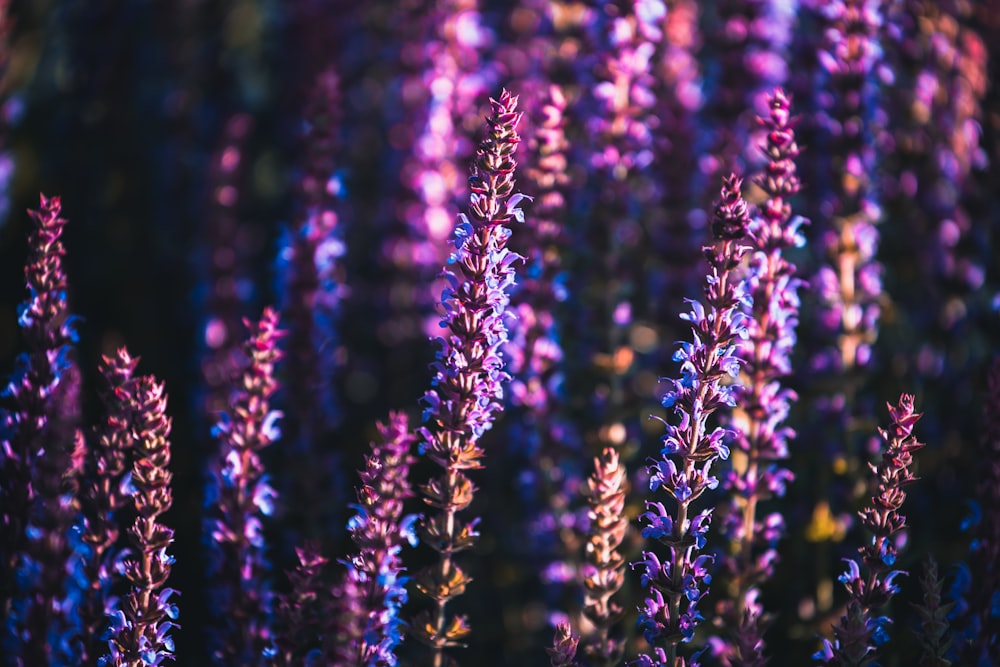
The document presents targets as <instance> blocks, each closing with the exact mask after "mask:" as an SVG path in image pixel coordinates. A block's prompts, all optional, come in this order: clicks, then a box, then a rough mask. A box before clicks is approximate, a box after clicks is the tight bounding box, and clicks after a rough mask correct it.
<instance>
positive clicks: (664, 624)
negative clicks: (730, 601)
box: [632, 175, 750, 667]
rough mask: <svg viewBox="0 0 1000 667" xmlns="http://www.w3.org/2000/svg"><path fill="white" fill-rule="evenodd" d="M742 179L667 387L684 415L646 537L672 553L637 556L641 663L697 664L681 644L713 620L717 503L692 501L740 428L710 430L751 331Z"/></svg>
mask: <svg viewBox="0 0 1000 667" xmlns="http://www.w3.org/2000/svg"><path fill="white" fill-rule="evenodd" d="M741 185H742V181H741V180H740V179H739V178H737V177H736V176H735V175H730V176H729V177H727V178H726V179H724V180H723V185H722V190H721V199H720V200H719V201H718V202H717V203H716V205H715V213H714V217H713V219H712V235H713V238H714V239H715V243H714V245H711V246H706V247H705V249H704V253H705V258H706V259H707V260H708V264H709V274H708V277H707V279H706V282H705V303H704V304H702V303H701V302H699V301H690V304H691V311H690V312H688V313H685V314H684V315H682V316H681V317H682V319H684V320H686V321H687V322H689V323H690V325H691V335H692V339H691V342H684V343H682V344H681V346H680V348H679V349H678V350H677V352H676V353H675V354H674V359H675V360H676V361H679V362H681V369H680V370H681V375H680V377H679V378H677V379H671V380H670V381H669V382H670V384H671V388H670V389H668V390H667V391H666V393H664V394H663V400H662V403H663V406H664V407H665V408H668V409H672V410H673V413H674V415H675V416H676V423H670V422H665V424H666V430H667V433H666V435H665V436H664V437H663V449H662V450H661V452H660V453H661V457H660V458H659V459H651V460H650V463H649V479H650V481H649V486H650V491H654V492H655V491H658V490H659V489H661V488H662V489H663V490H664V491H665V492H666V494H667V496H668V498H669V500H668V501H667V503H668V505H664V503H662V502H659V501H647V503H646V509H647V511H646V513H645V514H643V515H642V516H641V517H640V518H641V519H642V521H643V523H644V524H645V525H644V527H643V529H642V534H643V537H645V538H647V539H651V540H655V541H657V542H659V543H661V544H662V545H663V546H664V547H665V551H664V556H663V557H662V558H661V557H660V555H658V554H657V553H656V552H654V551H643V553H642V560H639V561H635V562H633V563H632V568H633V569H634V570H637V571H638V572H639V573H640V575H641V583H642V586H643V588H646V589H647V597H646V598H645V600H644V603H643V605H642V607H640V610H639V625H640V627H641V628H642V630H643V635H644V636H645V638H646V641H648V642H649V644H650V646H651V647H652V648H653V651H654V652H653V654H648V653H646V654H642V655H640V656H639V658H638V660H637V661H635V663H634V664H636V665H642V666H647V665H668V666H670V667H679V666H683V665H693V664H696V662H695V660H696V658H693V659H692V660H691V661H688V660H687V659H686V658H684V657H679V655H678V646H679V644H681V643H684V642H689V641H691V639H692V638H693V636H694V631H695V627H696V626H697V625H698V624H699V623H700V622H701V621H702V620H703V617H702V615H701V613H700V612H699V611H698V608H697V605H698V602H699V601H700V600H701V599H702V598H703V597H704V596H705V594H706V592H707V587H708V584H709V583H710V582H711V579H712V577H711V574H710V572H709V568H710V567H711V565H712V562H713V560H714V558H713V556H712V555H710V554H707V553H700V552H702V550H703V549H704V547H705V544H706V534H707V532H708V527H709V524H710V522H711V519H712V509H711V508H706V509H704V510H701V511H700V512H698V513H697V514H693V509H694V508H693V507H692V503H693V502H694V501H696V500H698V499H699V498H700V497H701V496H702V495H703V494H704V493H705V492H706V491H707V490H709V489H713V488H715V487H716V486H718V484H719V480H718V478H716V477H714V476H713V475H712V466H713V465H714V464H715V463H716V462H717V461H719V460H724V459H726V458H728V457H729V447H728V444H727V442H728V440H729V439H730V437H731V435H732V432H731V431H729V430H727V429H725V428H723V427H721V426H716V427H715V428H714V429H712V430H711V431H709V418H710V417H711V416H712V414H713V413H715V412H716V411H718V410H719V409H723V408H726V407H729V408H732V407H734V406H735V405H736V397H737V393H736V392H737V389H736V385H734V384H732V383H728V382H726V380H725V376H726V375H729V376H730V377H732V378H735V377H736V376H737V375H738V373H739V370H740V365H741V363H740V358H739V356H738V354H737V352H738V341H739V339H740V338H742V337H745V336H746V323H745V320H746V317H745V316H744V314H743V312H742V309H743V307H744V304H745V303H746V302H747V300H748V298H749V297H748V295H747V294H746V293H745V291H744V289H745V288H744V284H743V283H742V282H740V281H739V280H737V277H736V275H735V274H734V270H735V269H736V268H737V267H738V266H739V264H740V262H741V261H742V259H743V256H744V255H745V254H746V252H747V250H748V249H749V247H748V246H746V245H744V241H745V239H746V236H747V233H748V231H749V228H750V215H749V212H748V210H747V203H746V201H744V200H743V197H742V195H741V194H740V187H741ZM668 506H669V509H668Z"/></svg>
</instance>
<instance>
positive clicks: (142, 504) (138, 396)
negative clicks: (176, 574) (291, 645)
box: [103, 376, 179, 667]
mask: <svg viewBox="0 0 1000 667" xmlns="http://www.w3.org/2000/svg"><path fill="white" fill-rule="evenodd" d="M127 396H128V401H129V405H130V407H131V412H132V415H133V422H132V425H131V428H132V431H133V434H134V435H133V437H134V438H135V445H134V452H135V454H134V461H133V463H132V475H131V482H132V488H131V490H130V493H131V495H132V501H133V504H134V507H135V511H136V514H137V515H138V516H137V517H136V519H135V521H134V523H133V524H132V527H131V530H130V532H131V536H132V543H133V547H134V551H133V554H132V556H131V557H130V558H128V559H127V560H125V563H124V572H125V578H126V579H127V580H128V582H129V584H130V591H129V593H128V595H127V596H126V597H125V598H124V600H123V601H122V604H121V607H120V608H119V609H117V610H115V611H114V612H113V613H112V614H111V637H110V639H109V640H108V647H109V651H108V653H107V654H106V655H105V659H104V663H103V664H105V665H109V666H113V667H140V666H143V665H159V664H162V663H163V661H164V660H168V659H173V658H174V642H173V639H172V638H171V635H170V632H171V630H172V629H174V628H175V627H177V623H176V621H177V617H178V613H179V612H178V608H177V605H176V604H174V603H173V602H172V601H171V598H172V597H174V595H176V594H177V591H176V590H175V589H174V588H171V587H168V586H167V585H166V583H167V580H168V579H169V578H170V571H171V569H172V567H173V564H174V558H173V556H171V555H170V554H169V553H168V552H167V548H168V547H169V546H170V544H171V543H172V542H173V541H174V531H173V530H171V529H170V528H168V527H166V526H165V525H163V524H162V523H160V517H161V516H162V515H163V514H164V513H165V512H166V511H167V510H169V509H170V506H171V505H172V504H173V491H172V489H171V480H172V479H173V475H172V473H171V472H170V469H169V466H170V441H169V439H168V438H169V437H170V426H171V420H170V417H168V416H167V396H166V393H165V392H164V387H163V384H161V383H159V382H157V381H156V379H155V378H153V377H151V376H143V377H141V378H139V379H138V380H137V381H136V383H135V386H134V388H133V390H132V391H131V392H129V393H128V394H127Z"/></svg>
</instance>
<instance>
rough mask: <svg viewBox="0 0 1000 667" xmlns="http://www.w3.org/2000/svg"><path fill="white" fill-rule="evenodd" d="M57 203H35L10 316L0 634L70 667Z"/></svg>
mask: <svg viewBox="0 0 1000 667" xmlns="http://www.w3.org/2000/svg"><path fill="white" fill-rule="evenodd" d="M61 213H62V206H61V201H60V199H59V197H46V196H44V195H42V196H41V205H40V207H39V209H38V210H30V211H28V214H29V215H30V216H31V219H32V221H33V223H34V224H33V226H32V229H31V232H30V234H29V237H28V260H27V263H26V265H25V268H24V275H25V282H26V286H27V289H28V300H27V301H25V302H23V303H22V304H21V305H20V306H19V308H18V325H19V326H20V328H21V330H22V333H23V337H24V342H25V344H26V346H27V351H26V352H25V353H24V354H22V355H21V356H20V357H19V358H18V361H17V368H16V370H15V373H14V375H13V377H12V378H11V380H10V381H9V383H8V384H7V387H6V390H5V391H4V396H5V397H7V398H8V399H9V404H10V406H11V407H10V411H6V410H4V411H3V412H0V438H2V441H0V480H2V483H0V507H2V510H0V555H2V559H0V609H10V610H11V612H10V618H9V620H8V622H7V623H6V624H5V630H6V631H7V632H10V633H11V634H12V635H13V636H12V637H11V641H9V642H6V643H7V644H8V646H13V647H14V648H12V652H13V653H14V654H15V655H19V656H20V657H21V659H23V660H24V661H25V664H48V663H49V661H50V660H56V661H66V662H74V661H76V660H77V659H78V658H79V656H74V655H73V651H72V650H70V649H69V647H68V644H67V641H68V633H69V632H70V630H71V629H72V628H71V625H72V624H73V623H74V620H73V619H72V618H71V616H70V613H69V612H71V609H72V606H73V605H72V604H71V602H70V600H69V599H67V597H66V596H67V584H69V583H71V582H70V581H69V580H68V577H67V573H68V571H69V567H68V564H69V561H70V558H71V544H70V541H69V533H70V528H71V526H72V525H73V522H74V520H75V517H76V512H77V510H78V507H79V505H78V503H79V499H78V497H77V491H78V485H79V477H80V475H81V474H82V472H83V470H82V468H83V465H84V460H83V459H84V456H83V454H84V450H85V446H84V437H83V433H82V431H80V430H79V422H80V411H81V408H80V401H79V391H80V374H79V369H78V368H77V365H76V361H75V343H76V340H77V338H76V331H75V322H74V318H73V317H72V316H71V315H70V313H69V308H68V305H67V299H66V290H67V282H66V273H65V271H64V269H63V256H64V254H65V252H66V251H65V248H64V247H63V244H62V234H63V231H64V228H65V225H66V223H67V221H66V219H65V218H62V217H61Z"/></svg>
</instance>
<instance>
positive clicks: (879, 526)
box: [814, 394, 924, 667]
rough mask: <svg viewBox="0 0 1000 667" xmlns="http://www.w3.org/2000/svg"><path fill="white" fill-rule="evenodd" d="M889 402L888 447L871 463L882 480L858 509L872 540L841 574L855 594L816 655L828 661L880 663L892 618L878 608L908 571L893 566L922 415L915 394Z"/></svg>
mask: <svg viewBox="0 0 1000 667" xmlns="http://www.w3.org/2000/svg"><path fill="white" fill-rule="evenodd" d="M887 407H888V408H889V417H890V418H891V420H892V423H891V424H890V426H889V428H886V429H882V428H880V429H879V435H880V436H881V438H882V442H883V443H884V444H885V451H884V452H883V453H882V459H881V460H880V461H879V463H878V465H877V466H875V465H871V464H869V465H870V466H871V469H872V472H874V473H875V476H876V479H877V482H878V483H877V488H876V492H875V495H874V496H872V498H871V504H870V505H869V506H867V507H865V508H864V509H863V510H862V511H861V512H859V515H860V517H861V523H862V525H864V527H865V528H867V529H868V531H869V532H871V534H872V541H871V543H870V544H867V545H865V546H863V547H861V548H860V549H859V550H858V551H859V553H860V554H861V558H860V562H859V561H858V560H854V559H847V571H846V572H844V573H843V574H842V575H840V577H839V579H840V582H841V583H842V584H844V587H845V588H846V589H847V593H848V595H849V596H850V597H849V599H848V602H847V609H846V611H845V612H844V615H843V616H841V618H840V620H839V621H838V622H837V623H836V624H835V625H834V627H833V636H834V641H833V642H831V641H830V640H828V639H824V640H823V649H822V650H821V651H820V652H819V653H817V654H816V655H815V656H814V657H815V658H816V659H817V660H819V661H821V662H823V663H824V664H827V665H837V666H838V667H866V666H867V665H872V664H875V661H876V659H877V657H878V647H879V646H882V645H883V644H885V643H886V642H887V641H888V639H889V635H888V632H887V631H886V626H887V625H888V623H889V622H890V619H889V618H888V617H886V616H876V615H875V614H876V613H878V612H879V610H881V609H882V608H883V607H885V606H886V605H887V604H889V601H890V600H891V599H892V597H893V596H894V595H895V594H896V593H897V592H898V591H899V587H898V585H897V584H896V583H895V582H894V579H895V578H896V577H898V576H899V575H901V574H903V575H905V574H906V573H905V572H904V571H902V570H897V569H894V568H895V566H896V560H897V558H898V547H897V544H896V540H897V539H898V535H897V534H898V533H899V532H900V531H901V530H903V529H904V528H905V527H906V517H905V516H904V515H903V514H901V513H900V511H899V510H900V509H901V508H902V506H903V501H904V500H905V499H906V491H905V489H904V487H905V486H906V485H907V484H910V483H912V482H914V481H916V477H914V476H913V473H912V472H910V469H909V468H910V465H912V463H913V453H914V452H916V451H917V450H919V449H921V448H922V447H923V446H924V445H923V443H921V442H918V441H917V439H916V438H915V437H914V436H913V426H914V424H916V422H917V420H919V419H920V414H919V413H916V412H914V411H913V396H912V395H910V394H902V395H901V396H900V397H899V402H898V403H897V404H896V405H891V404H888V405H887ZM862 565H863V566H864V568H865V572H864V574H862V571H861V566H862Z"/></svg>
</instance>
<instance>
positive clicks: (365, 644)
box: [332, 412, 417, 667]
mask: <svg viewBox="0 0 1000 667" xmlns="http://www.w3.org/2000/svg"><path fill="white" fill-rule="evenodd" d="M378 429H379V441H377V442H373V443H372V448H371V453H370V454H369V455H368V456H367V457H366V459H365V469H364V470H362V471H361V473H360V476H361V486H360V487H359V488H358V504H357V505H355V508H356V509H357V514H355V515H354V516H353V517H352V518H351V519H350V521H348V524H347V529H348V530H349V531H350V533H351V539H352V540H353V541H354V546H355V547H356V549H357V551H355V552H354V553H353V554H352V555H351V556H350V558H349V559H348V560H347V561H346V563H345V564H346V565H347V572H346V575H345V577H344V582H343V584H342V586H341V591H340V599H339V600H338V601H337V605H338V608H339V611H340V614H339V616H340V627H339V628H338V636H337V638H336V639H337V641H336V646H335V647H334V658H333V662H332V664H333V665H336V666H343V667H354V666H364V667H393V666H394V665H396V664H397V658H396V654H395V649H396V646H397V645H398V644H399V643H400V641H401V640H402V630H403V622H402V620H401V619H400V617H399V612H400V608H401V607H402V605H404V604H405V603H406V599H407V592H406V587H405V584H406V582H407V580H408V577H405V576H403V572H404V570H405V568H403V564H402V556H401V551H402V549H403V547H404V545H405V543H406V542H409V543H410V546H414V545H416V534H415V533H414V532H413V526H414V523H415V522H416V519H417V517H416V516H413V515H409V516H403V502H404V501H405V500H406V499H407V498H410V497H411V496H412V495H413V491H412V490H411V488H410V483H409V481H408V480H407V477H408V475H409V472H410V466H411V465H412V464H413V462H414V457H413V455H412V454H411V449H412V446H413V443H414V441H415V440H416V438H415V436H413V435H412V434H411V433H410V430H409V422H408V421H407V418H406V415H405V414H403V413H400V412H393V413H391V414H390V415H389V421H388V422H387V423H385V424H379V425H378Z"/></svg>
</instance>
